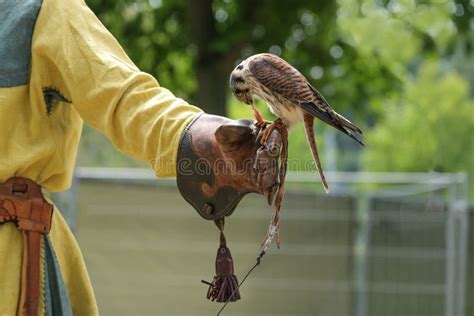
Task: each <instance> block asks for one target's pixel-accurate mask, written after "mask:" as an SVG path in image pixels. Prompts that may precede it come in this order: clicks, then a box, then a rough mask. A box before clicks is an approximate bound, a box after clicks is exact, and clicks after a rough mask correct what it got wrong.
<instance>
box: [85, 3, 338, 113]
mask: <svg viewBox="0 0 474 316" xmlns="http://www.w3.org/2000/svg"><path fill="white" fill-rule="evenodd" d="M87 4H88V5H89V6H90V7H91V9H92V10H93V11H94V12H95V13H96V14H97V15H98V17H99V18H100V19H101V20H102V22H103V23H104V24H105V26H106V27H107V28H108V29H109V30H110V31H111V33H112V34H113V35H114V36H115V37H116V38H117V39H118V40H119V42H120V43H121V44H122V45H123V46H124V48H125V50H126V51H127V53H128V54H129V55H130V57H131V58H132V60H134V61H135V63H137V65H138V66H139V68H140V69H142V70H143V71H146V72H149V73H151V74H152V75H154V76H155V77H156V78H158V80H159V81H160V83H161V84H162V85H163V86H165V87H167V88H169V89H171V90H172V91H173V92H174V93H176V94H177V95H179V96H181V97H184V98H186V99H188V100H189V101H191V102H193V103H195V104H197V105H199V106H200V107H202V108H203V109H204V110H206V111H207V112H208V113H213V114H220V115H225V114H226V113H227V106H226V105H227V100H228V94H229V89H228V78H229V74H230V72H231V71H232V69H233V67H234V66H235V64H236V63H237V62H239V59H241V58H242V57H246V56H248V55H250V54H252V53H256V52H262V51H271V52H274V53H276V54H282V53H284V55H285V57H286V58H287V59H289V60H290V61H291V62H293V63H294V64H295V65H296V66H299V68H300V69H302V70H303V71H304V72H306V74H307V75H308V76H309V75H310V71H311V67H314V66H318V67H325V66H326V65H328V64H331V63H333V58H332V57H331V55H330V52H329V51H330V48H331V45H333V44H334V41H335V39H336V37H335V34H333V32H334V31H335V29H336V28H335V17H336V14H335V13H336V8H337V6H336V3H335V2H333V1H325V0H315V1H306V0H294V1H281V2H279V3H278V4H277V5H276V3H275V2H274V1H269V0H266V1H248V0H247V1H233V0H134V1H114V0H88V1H87ZM315 39H317V40H315ZM296 48H298V49H296Z"/></svg>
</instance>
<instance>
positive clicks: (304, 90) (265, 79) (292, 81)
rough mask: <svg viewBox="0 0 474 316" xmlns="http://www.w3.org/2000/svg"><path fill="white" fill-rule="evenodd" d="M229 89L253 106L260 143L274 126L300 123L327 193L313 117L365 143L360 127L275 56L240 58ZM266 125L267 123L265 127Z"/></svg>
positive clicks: (289, 125)
mask: <svg viewBox="0 0 474 316" xmlns="http://www.w3.org/2000/svg"><path fill="white" fill-rule="evenodd" d="M230 88H231V90H232V93H233V94H234V96H235V97H236V98H237V99H238V100H239V101H241V102H243V103H246V104H248V105H250V106H252V108H253V111H254V113H255V119H256V121H257V122H256V125H257V126H259V127H260V128H264V131H263V136H262V139H261V142H262V143H263V142H265V140H266V138H267V137H268V135H270V133H271V131H272V130H273V129H275V128H278V129H281V128H285V129H286V130H289V131H291V130H292V129H293V128H294V127H295V125H296V124H297V123H298V122H300V121H301V122H303V124H304V127H305V133H306V137H307V140H308V143H309V146H310V148H311V153H312V156H313V159H314V161H315V163H316V166H317V168H318V172H319V175H320V178H321V182H322V184H323V186H324V189H325V190H326V193H328V192H329V188H328V184H327V182H326V178H325V176H324V172H323V169H322V167H321V162H320V159H319V154H318V149H317V146H316V139H315V137H314V131H313V123H314V118H315V117H317V118H318V119H320V120H322V121H323V122H325V123H327V124H329V125H331V126H332V127H334V128H336V129H338V130H339V131H341V132H343V133H344V134H346V135H348V136H349V137H351V138H352V139H354V140H355V141H357V142H358V143H359V144H361V145H362V146H363V145H364V143H363V142H362V141H361V140H360V139H359V137H360V135H361V134H362V131H361V129H360V128H358V127H357V126H356V125H354V124H353V123H351V122H350V121H349V120H348V119H346V118H345V117H343V116H342V115H340V114H338V113H337V112H336V111H334V110H333V109H332V108H331V106H330V105H329V104H328V102H327V101H326V100H325V99H324V97H323V96H322V95H321V93H319V91H318V90H316V89H315V88H314V87H313V86H312V85H311V84H310V83H309V82H308V80H306V78H305V77H304V76H303V75H302V74H301V73H300V72H299V71H298V70H297V69H296V68H294V67H293V66H292V65H290V64H289V63H288V62H286V61H285V60H283V59H281V58H280V57H278V56H276V55H273V54H266V53H265V54H257V55H253V56H250V57H249V58H247V59H245V60H244V61H242V62H241V63H240V64H239V65H238V66H237V67H236V68H235V69H234V70H233V71H232V73H231V75H230ZM254 96H256V97H259V98H260V99H262V100H264V101H265V102H266V103H267V105H268V107H269V108H270V111H271V112H272V113H273V114H275V115H276V116H277V117H278V119H277V120H275V121H274V122H273V123H270V122H267V121H265V120H263V118H262V116H261V114H260V113H259V112H258V110H257V108H256V107H255V105H254V103H253V97H254ZM268 124H270V125H269V126H267V125H268Z"/></svg>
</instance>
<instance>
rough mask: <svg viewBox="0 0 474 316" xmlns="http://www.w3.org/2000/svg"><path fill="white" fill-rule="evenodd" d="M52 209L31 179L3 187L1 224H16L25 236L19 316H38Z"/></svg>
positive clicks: (9, 182) (14, 180)
mask: <svg viewBox="0 0 474 316" xmlns="http://www.w3.org/2000/svg"><path fill="white" fill-rule="evenodd" d="M53 209H54V208H53V205H51V204H49V203H48V202H47V201H46V200H45V198H44V197H43V194H42V192H41V187H40V186H39V185H38V184H36V183H35V182H34V181H32V180H30V179H26V178H19V177H15V178H10V179H8V180H7V181H6V182H4V183H1V184H0V224H1V223H4V222H14V223H15V224H16V227H17V228H18V229H19V230H21V231H22V234H23V261H22V262H23V263H22V275H21V292H20V302H19V305H18V315H20V316H36V315H38V305H39V292H40V253H41V235H46V234H48V233H49V230H50V229H51V220H52V217H53Z"/></svg>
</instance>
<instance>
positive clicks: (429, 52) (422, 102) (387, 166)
mask: <svg viewBox="0 0 474 316" xmlns="http://www.w3.org/2000/svg"><path fill="white" fill-rule="evenodd" d="M86 2H87V4H88V5H89V6H90V7H91V9H92V10H93V11H94V12H95V13H96V14H97V15H98V17H99V18H100V19H101V21H102V22H103V23H104V24H105V25H106V27H107V28H108V29H109V30H110V31H111V32H112V34H114V36H116V38H117V39H118V41H119V42H120V43H121V44H122V45H123V46H124V48H125V50H126V51H127V53H128V54H129V55H130V57H131V58H132V60H134V61H135V63H136V64H137V65H138V66H139V67H140V68H141V69H142V70H143V71H146V72H149V73H151V74H153V75H154V76H156V77H157V78H158V80H159V81H160V84H161V85H162V86H165V87H167V88H169V89H170V90H172V91H173V92H174V93H175V94H176V95H178V96H180V97H182V98H185V99H187V100H189V102H191V103H194V104H197V105H198V106H201V107H203V108H204V109H205V110H206V111H208V112H213V113H217V112H216V109H219V108H222V109H225V111H224V110H222V111H223V112H220V113H219V114H226V115H229V116H231V117H234V118H242V117H251V116H252V112H251V111H250V109H249V108H248V107H246V106H245V105H242V104H238V103H237V102H236V101H235V100H233V98H232V97H231V96H230V95H229V94H228V89H227V88H226V87H225V86H222V87H221V86H219V87H216V90H219V91H221V90H223V91H224V90H225V92H223V93H227V96H226V98H225V100H228V101H227V104H222V105H218V106H217V107H216V106H215V104H214V105H213V104H210V103H211V101H209V104H205V103H206V101H205V100H207V99H206V96H205V95H204V96H203V95H202V93H201V94H200V93H199V92H203V90H202V89H200V87H201V86H202V85H203V82H200V81H199V80H197V78H198V77H199V71H201V72H202V71H204V72H206V68H205V67H204V68H203V67H202V61H203V59H205V58H208V59H209V60H207V61H206V62H207V64H209V72H211V71H212V72H213V74H214V73H216V75H217V76H219V78H224V79H226V78H227V76H228V74H229V73H230V71H231V69H232V67H233V66H234V65H235V64H236V63H237V62H239V60H240V59H241V58H245V57H247V56H249V55H251V54H254V53H258V52H264V51H270V52H272V53H276V54H279V55H281V56H282V57H283V58H285V59H286V60H288V61H289V62H291V63H292V64H293V65H294V66H296V67H297V68H298V69H300V70H301V71H302V73H303V74H304V75H306V76H307V78H308V79H309V80H310V81H311V83H312V84H313V85H314V86H315V87H316V88H317V89H318V90H320V91H321V92H322V93H323V94H324V95H325V96H326V98H327V99H328V101H329V102H330V103H331V105H332V106H333V108H335V109H336V110H337V111H338V112H340V113H341V114H343V115H345V116H346V117H348V118H350V119H351V120H352V121H354V122H356V123H357V124H358V125H359V126H360V127H361V128H362V129H363V130H364V131H365V135H366V137H365V141H366V143H367V147H366V148H364V149H363V150H362V149H361V148H359V146H358V145H357V144H354V142H352V141H351V140H350V139H348V138H347V137H345V136H344V135H339V134H337V136H336V137H334V134H333V133H336V132H335V131H332V130H331V129H329V128H327V127H326V126H323V123H320V124H318V123H317V124H316V133H317V140H318V145H319V147H320V151H321V152H322V153H323V154H322V158H323V165H324V166H325V167H326V169H336V170H374V171H426V172H428V171H443V172H459V171H467V172H468V173H469V175H470V179H471V192H474V182H473V180H472V179H474V112H473V107H474V103H473V87H474V53H473V46H474V35H473V34H474V32H473V31H474V18H473V13H474V7H473V5H474V3H473V1H469V0H456V1H451V0H446V1H439V0H423V1H416V0H390V1H387V0H358V1H356V0H338V1H326V0H306V1H304V0H296V1H270V0H264V1H258V2H257V1H250V0H240V1H236V0H214V1H212V0H188V1H185V0H134V1H114V0H87V1H86ZM196 3H198V4H199V5H202V6H203V7H205V6H206V5H209V8H210V9H209V10H208V12H206V11H204V12H199V11H200V10H195V9H194V7H193V5H194V6H195V5H196ZM190 8H192V9H190ZM201 11H202V10H201ZM198 14H201V15H202V14H208V15H209V16H208V19H207V20H206V19H204V20H206V21H210V22H209V23H210V25H211V30H212V32H210V33H209V34H204V35H207V37H206V41H207V42H206V45H205V49H204V48H203V47H202V45H201V44H202V43H201V42H200V38H201V37H200V36H201V35H202V34H200V33H199V30H198V29H196V27H195V25H193V24H192V23H191V22H190V21H193V18H196V15H198ZM204 18H206V16H204ZM200 43H201V44H200ZM200 45H201V46H200ZM213 61H215V63H218V64H219V65H221V66H220V68H219V69H218V70H217V72H216V69H215V67H214V68H212V64H213ZM204 65H206V64H205V63H204ZM200 78H202V77H200ZM203 80H204V79H203ZM220 81H223V80H220ZM226 81H227V80H225V82H226ZM224 96H225V95H224ZM203 100H204V101H203ZM259 107H260V109H264V108H265V105H264V104H263V103H260V105H259ZM263 112H264V115H265V117H266V118H268V119H270V118H271V115H270V113H269V112H268V111H266V110H265V111H263ZM331 139H332V141H329V140H331ZM334 139H335V141H334ZM329 152H335V155H332V156H331V155H326V154H325V153H329ZM310 157H311V156H310V152H309V150H308V147H307V144H306V140H305V136H304V133H303V130H302V128H300V127H299V128H297V129H296V131H295V132H294V133H293V134H292V135H291V136H290V158H291V159H293V162H296V163H293V164H290V168H291V169H293V170H295V169H300V170H301V169H307V168H308V163H307V162H308V161H311V158H310ZM79 164H80V165H88V166H91V165H94V166H145V165H146V162H137V161H135V160H133V159H130V158H127V157H125V156H123V155H120V154H118V153H117V151H116V150H115V149H113V147H112V146H111V145H110V144H108V141H107V140H105V139H104V138H103V137H102V136H99V135H98V134H97V133H96V132H95V131H93V130H92V129H91V128H89V127H87V128H85V130H84V134H83V141H82V144H81V150H80V155H79ZM310 169H311V168H310Z"/></svg>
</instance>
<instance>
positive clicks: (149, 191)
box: [56, 169, 473, 316]
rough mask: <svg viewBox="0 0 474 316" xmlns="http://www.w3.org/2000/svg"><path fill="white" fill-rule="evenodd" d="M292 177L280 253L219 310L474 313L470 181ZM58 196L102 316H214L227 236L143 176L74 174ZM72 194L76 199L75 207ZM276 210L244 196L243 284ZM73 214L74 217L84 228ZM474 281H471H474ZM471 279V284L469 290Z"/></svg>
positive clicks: (239, 253) (234, 221)
mask: <svg viewBox="0 0 474 316" xmlns="http://www.w3.org/2000/svg"><path fill="white" fill-rule="evenodd" d="M327 177H328V180H329V182H330V183H331V185H332V189H333V190H332V192H334V193H331V195H329V196H326V195H322V194H315V193H314V191H316V188H319V184H318V183H315V182H316V180H317V177H316V176H315V175H313V174H292V175H289V177H288V193H287V196H286V198H285V201H284V207H283V209H284V210H283V215H282V230H281V236H282V247H281V249H280V250H277V249H276V248H275V249H273V248H272V250H271V251H270V252H269V253H268V255H267V256H266V257H265V258H264V261H263V264H262V265H261V266H260V267H259V268H258V269H257V270H256V271H255V273H254V274H253V275H251V277H250V278H249V279H248V281H247V283H246V284H245V285H244V286H243V288H242V289H241V294H242V300H241V301H239V302H237V303H233V304H231V305H230V306H228V308H227V309H226V310H225V312H224V313H223V315H279V316H283V315H327V316H363V315H370V316H376V315H388V316H391V315H404V316H409V315H413V316H415V315H416V316H422V315H430V316H434V315H445V316H458V315H459V316H461V315H463V316H464V315H471V314H472V313H473V311H472V307H471V305H469V304H472V302H469V301H468V300H467V298H468V297H469V296H468V295H467V294H466V293H467V289H468V281H467V268H468V265H467V263H468V260H469V259H468V255H469V254H470V253H471V254H472V250H471V252H469V249H468V243H469V225H468V222H469V213H468V208H467V206H468V197H467V194H468V193H467V188H466V183H467V181H466V177H465V175H462V174H459V175H457V174H374V173H328V174H327ZM75 183H76V185H75V187H74V188H73V190H72V191H70V192H69V193H65V195H64V194H62V195H60V196H59V197H56V199H57V200H58V201H59V203H64V202H66V203H67V204H68V205H69V206H68V207H63V209H64V210H65V212H66V213H68V210H73V209H74V205H77V209H78V210H79V212H78V214H77V217H76V216H74V214H67V215H66V217H67V218H68V219H69V220H70V222H71V223H72V225H77V226H76V227H75V231H76V234H77V236H78V240H79V243H80V245H81V248H82V250H83V253H84V256H85V259H86V262H87V264H88V268H89V271H90V274H91V278H92V282H93V285H94V288H95V291H96V295H97V299H98V303H99V307H100V309H101V313H102V314H104V315H210V314H213V313H215V312H217V310H218V308H219V307H220V305H218V304H215V303H211V302H208V301H207V300H206V299H205V293H206V290H207V288H206V286H205V285H203V284H201V283H200V280H201V279H206V280H210V279H211V278H212V276H213V275H214V271H213V270H214V258H215V252H216V249H217V246H218V232H217V229H215V227H214V225H213V223H210V222H206V221H204V220H202V219H201V218H200V217H199V216H198V215H197V214H196V213H195V212H194V210H193V209H191V207H190V206H189V205H188V204H186V203H185V202H184V201H183V199H182V198H181V197H180V196H179V193H178V192H177V190H176V187H175V184H174V180H160V181H156V179H155V178H154V176H153V175H152V174H151V173H149V172H148V171H146V170H131V169H120V170H117V169H79V170H78V171H77V180H76V182H75ZM74 199H76V200H77V204H76V203H74V202H72V201H74ZM270 214H271V208H270V207H269V206H267V205H266V203H265V201H264V199H263V198H261V197H259V196H257V195H249V196H247V197H245V198H244V199H243V201H242V202H241V204H240V205H239V208H238V209H237V211H236V212H235V213H234V214H233V215H232V217H231V218H230V219H229V220H228V221H227V225H226V232H227V236H228V241H229V245H230V248H231V250H232V254H233V257H234V260H235V265H236V274H237V275H238V277H240V278H242V276H243V274H244V273H245V272H246V271H247V269H248V268H249V267H250V266H251V265H253V263H254V262H255V257H256V255H257V254H258V248H259V244H260V241H261V239H262V237H263V235H264V233H265V230H266V228H267V227H268V222H269V220H270ZM76 220H77V221H76ZM471 278H472V276H471ZM471 283H472V282H471Z"/></svg>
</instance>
